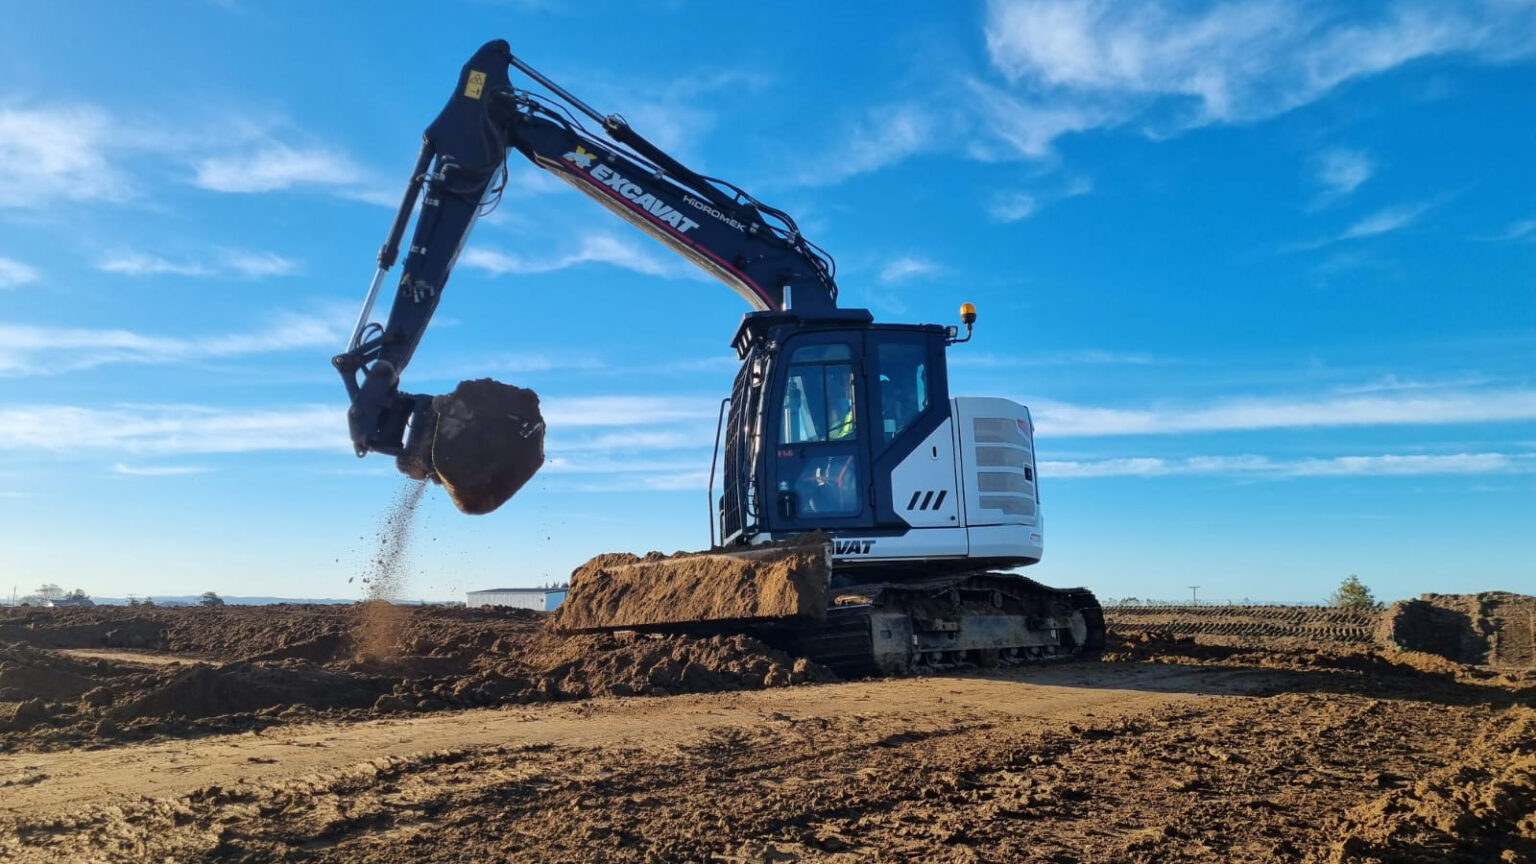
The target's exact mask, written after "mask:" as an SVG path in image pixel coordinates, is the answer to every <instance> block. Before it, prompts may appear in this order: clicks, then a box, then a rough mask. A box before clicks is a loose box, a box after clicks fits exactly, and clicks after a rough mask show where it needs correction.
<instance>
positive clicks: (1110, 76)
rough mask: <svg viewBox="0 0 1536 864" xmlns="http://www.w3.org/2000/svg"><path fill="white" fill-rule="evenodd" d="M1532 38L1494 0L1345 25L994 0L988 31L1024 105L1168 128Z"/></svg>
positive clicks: (996, 60) (1489, 55) (1510, 53)
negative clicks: (1076, 108) (1081, 109)
mask: <svg viewBox="0 0 1536 864" xmlns="http://www.w3.org/2000/svg"><path fill="white" fill-rule="evenodd" d="M1533 31H1536V10H1533V8H1532V7H1531V6H1530V5H1529V4H1526V3H1511V2H1503V0H1486V2H1480V3H1465V4H1443V5H1433V6H1425V5H1417V4H1412V5H1410V4H1406V3H1405V4H1395V5H1391V6H1388V7H1386V8H1384V9H1380V10H1373V11H1372V12H1367V13H1364V14H1358V15H1348V16H1346V15H1340V14H1336V13H1335V12H1334V11H1333V10H1332V9H1331V8H1330V7H1327V6H1318V5H1314V4H1307V3H1303V2H1299V0H1294V2H1293V0H1255V2H1226V3H1216V4H1202V5H1199V6H1188V5H1180V4H1161V3H1144V2H1138V0H1098V2H1088V3H1082V2H1075V0H993V2H991V3H989V5H988V13H987V22H986V39H987V49H988V53H989V56H990V57H991V60H992V63H993V66H994V67H995V68H996V69H997V70H998V71H999V72H1000V73H1001V74H1002V75H1003V76H1004V77H1005V78H1006V79H1007V80H1008V81H1009V82H1010V84H1011V85H1014V86H1016V87H1020V88H1023V90H1024V92H1025V93H1027V94H1028V98H1029V101H1030V103H1031V104H1032V105H1035V106H1059V105H1064V104H1073V103H1076V104H1079V105H1082V104H1087V105H1094V106H1097V107H1099V108H1100V109H1102V110H1103V112H1104V116H1105V117H1106V123H1115V122H1124V121H1127V120H1130V119H1133V118H1134V119H1136V120H1138V121H1139V122H1141V123H1143V124H1145V125H1146V126H1147V127H1148V128H1151V129H1154V130H1156V129H1161V130H1165V131H1170V130H1171V131H1177V130H1179V129H1185V128H1192V127H1195V126H1200V125H1205V124H1208V123H1218V122H1251V121H1254V120H1260V119H1264V118H1267V117H1272V116H1274V115H1276V114H1280V113H1282V112H1285V111H1288V110H1290V109H1292V108H1295V107H1297V106H1299V105H1304V104H1307V103H1309V102H1312V101H1314V100H1316V99H1319V98H1321V97H1322V96H1323V95H1325V94H1326V93H1328V92H1329V91H1331V90H1332V89H1333V88H1335V87H1337V86H1338V85H1340V84H1342V83H1344V82H1346V81H1350V80H1352V79H1355V78H1359V77H1362V76H1367V75H1371V74H1375V73H1379V72H1383V71H1385V70H1388V69H1391V68H1394V67H1396V66H1399V65H1401V64H1404V63H1407V62H1409V61H1412V60H1415V59H1418V58H1421V57H1429V56H1435V55H1441V54H1449V53H1467V54H1471V55H1474V56H1477V57H1479V58H1481V59H1485V60H1490V61H1501V60H1508V59H1512V58H1516V57H1521V56H1529V55H1530V54H1531V53H1532V52H1533V51H1536V42H1533V40H1532V38H1531V37H1532V34H1533ZM1021 149H1024V152H1026V153H1027V154H1028V153H1029V150H1030V149H1035V150H1037V149H1038V148H1021Z"/></svg>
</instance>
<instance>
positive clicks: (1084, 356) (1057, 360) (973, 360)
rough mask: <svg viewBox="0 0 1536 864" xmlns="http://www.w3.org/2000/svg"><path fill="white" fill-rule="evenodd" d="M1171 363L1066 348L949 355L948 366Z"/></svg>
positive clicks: (1149, 356) (1132, 353) (1124, 353)
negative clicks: (1034, 351) (1062, 349)
mask: <svg viewBox="0 0 1536 864" xmlns="http://www.w3.org/2000/svg"><path fill="white" fill-rule="evenodd" d="M1173 362H1175V361H1174V360H1173V359H1171V358H1168V357H1160V356H1158V355H1155V354H1147V353H1142V352H1136V351H1106V350H1103V349H1100V348H1078V349H1074V350H1066V351H1042V352H1039V353H1035V354H992V353H987V352H978V351H963V352H956V353H954V354H952V355H950V358H949V365H950V366H959V367H966V366H974V367H982V368H1009V367H1024V366H1153V365H1161V364H1166V363H1173Z"/></svg>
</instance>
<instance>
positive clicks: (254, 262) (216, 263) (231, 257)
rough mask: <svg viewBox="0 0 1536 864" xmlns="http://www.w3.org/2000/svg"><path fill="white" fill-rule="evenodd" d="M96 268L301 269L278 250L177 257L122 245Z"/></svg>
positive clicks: (262, 273) (142, 272) (280, 272)
mask: <svg viewBox="0 0 1536 864" xmlns="http://www.w3.org/2000/svg"><path fill="white" fill-rule="evenodd" d="M96 269H98V270H100V271H102V272H104V273H117V274H120V275H123V276H194V277H196V276H202V277H208V276H223V277H228V276H235V277H240V278H243V279H265V278H268V277H272V276H286V275H288V274H290V273H293V272H295V271H296V270H297V269H298V265H296V264H295V263H294V262H293V261H291V260H289V259H287V258H284V257H283V256H281V255H278V254H277V253H275V252H251V251H247V250H243V249H223V250H219V251H218V253H217V255H215V256H214V257H212V258H209V259H206V260H180V261H173V260H171V259H169V258H165V257H162V256H160V255H154V254H151V253H148V252H143V251H139V250H136V249H121V250H118V251H116V252H113V253H111V254H109V255H107V256H106V257H104V258H102V259H101V260H100V261H98V262H97V263H96Z"/></svg>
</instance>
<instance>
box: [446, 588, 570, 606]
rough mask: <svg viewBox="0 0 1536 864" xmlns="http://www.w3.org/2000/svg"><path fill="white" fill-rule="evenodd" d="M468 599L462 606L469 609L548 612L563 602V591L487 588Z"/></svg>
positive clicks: (556, 589)
mask: <svg viewBox="0 0 1536 864" xmlns="http://www.w3.org/2000/svg"><path fill="white" fill-rule="evenodd" d="M468 597H469V599H468V601H467V602H465V604H464V605H466V606H468V607H469V608H471V609H473V608H475V607H476V606H510V607H512V608H513V609H532V610H534V611H536V612H549V611H551V610H552V609H554V608H555V607H557V606H559V605H560V603H561V602H562V601H564V600H565V589H564V588H487V589H485V590H484V591H471V592H469V594H468Z"/></svg>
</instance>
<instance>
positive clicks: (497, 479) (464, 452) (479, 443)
mask: <svg viewBox="0 0 1536 864" xmlns="http://www.w3.org/2000/svg"><path fill="white" fill-rule="evenodd" d="M432 410H433V411H434V412H435V414H436V428H435V429H434V430H433V432H432V443H431V464H430V472H431V474H433V475H435V477H436V479H437V480H439V481H440V482H441V483H442V484H443V486H444V487H445V488H446V489H447V490H448V496H449V497H450V498H452V499H453V503H454V505H455V506H457V507H458V508H459V509H460V510H462V511H463V512H465V513H469V514H472V515H480V514H484V513H489V512H491V511H492V510H495V509H496V508H497V507H500V506H501V505H502V504H505V503H506V502H507V500H508V499H510V498H511V497H512V496H513V495H516V494H517V491H518V490H519V489H521V488H523V484H525V483H527V482H528V481H529V480H530V479H532V478H533V475H534V474H535V473H537V472H538V470H539V468H540V467H542V466H543V464H544V416H543V414H541V413H540V412H539V394H537V393H535V392H534V391H532V390H526V389H523V388H521V387H514V386H512V385H510V384H503V383H501V382H499V381H494V380H492V379H490V378H481V379H478V380H475V381H460V382H459V386H458V387H456V388H455V389H454V391H453V392H452V393H446V394H444V395H442V396H438V397H435V398H434V399H433V400H432ZM402 470H406V473H410V474H412V476H428V474H427V472H421V473H419V474H418V473H413V472H412V471H410V470H408V469H407V468H406V467H405V466H403V465H402Z"/></svg>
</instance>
